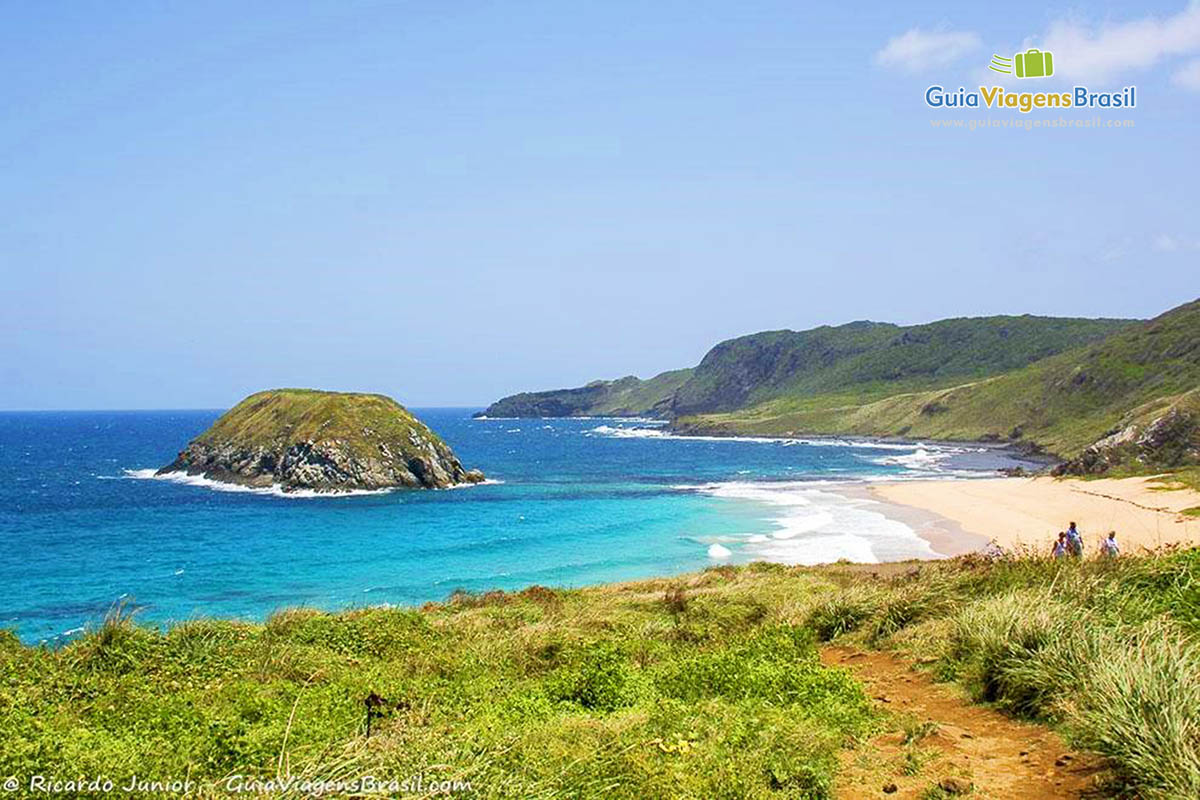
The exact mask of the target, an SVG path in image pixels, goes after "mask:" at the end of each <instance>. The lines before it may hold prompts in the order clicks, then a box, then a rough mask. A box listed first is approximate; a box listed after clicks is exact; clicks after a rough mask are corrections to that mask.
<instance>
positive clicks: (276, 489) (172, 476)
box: [125, 469, 474, 499]
mask: <svg viewBox="0 0 1200 800" xmlns="http://www.w3.org/2000/svg"><path fill="white" fill-rule="evenodd" d="M157 472H158V471H157V470H154V469H127V470H125V477H126V478H132V479H134V480H155V481H169V482H171V483H179V484H183V485H184V486H199V487H202V488H205V489H212V490H214V491H218V492H248V493H250V494H259V495H270V496H272V497H286V498H289V499H292V498H295V499H313V498H318V497H324V498H329V497H361V496H363V495H376V494H387V493H388V492H391V491H393V490H392V489H349V490H345V491H338V492H317V491H313V490H312V489H297V490H295V491H291V492H285V491H284V490H283V487H282V486H281V485H279V484H274V485H272V486H240V485H238V484H236V483H225V482H224V481H215V480H213V479H212V478H206V477H204V476H203V475H188V474H187V473H186V472H167V473H165V474H163V475H159V474H157ZM464 485H467V486H470V485H474V484H464Z"/></svg>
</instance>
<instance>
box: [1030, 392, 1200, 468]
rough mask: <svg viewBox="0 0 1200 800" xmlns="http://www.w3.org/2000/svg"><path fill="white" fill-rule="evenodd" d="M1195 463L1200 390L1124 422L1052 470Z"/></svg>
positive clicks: (1199, 458) (1199, 460)
mask: <svg viewBox="0 0 1200 800" xmlns="http://www.w3.org/2000/svg"><path fill="white" fill-rule="evenodd" d="M1195 464H1200V390H1196V391H1195V392H1191V393H1189V394H1188V395H1185V396H1184V397H1183V399H1182V400H1180V401H1178V402H1176V403H1174V404H1172V405H1171V406H1170V407H1169V408H1168V410H1167V411H1166V412H1165V413H1155V414H1153V415H1152V416H1149V417H1148V418H1147V417H1143V418H1142V419H1140V420H1135V421H1132V422H1127V424H1123V425H1122V426H1121V427H1120V428H1119V429H1118V430H1116V431H1113V432H1112V433H1110V434H1109V435H1108V436H1105V437H1104V438H1103V439H1100V440H1099V441H1097V442H1096V443H1094V444H1092V445H1091V446H1090V447H1088V448H1087V449H1086V450H1084V451H1083V452H1082V453H1080V454H1079V455H1078V456H1076V457H1075V458H1073V459H1071V460H1070V461H1067V462H1064V463H1062V464H1059V465H1058V466H1057V467H1055V468H1054V469H1053V470H1052V473H1053V474H1055V475H1101V474H1103V473H1105V472H1108V471H1109V470H1110V469H1114V468H1116V467H1134V468H1139V469H1145V468H1151V469H1176V468H1179V467H1186V466H1192V465H1195Z"/></svg>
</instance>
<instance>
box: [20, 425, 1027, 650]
mask: <svg viewBox="0 0 1200 800" xmlns="http://www.w3.org/2000/svg"><path fill="white" fill-rule="evenodd" d="M219 413H220V412H218V411H157V412H140V411H139V412H65V413H64V412H45V413H0V585H3V586H4V587H5V590H6V591H5V592H4V593H3V595H2V596H0V627H7V628H13V629H15V630H16V631H17V632H18V635H19V636H20V637H21V638H22V639H23V640H25V641H31V642H32V641H42V640H48V641H51V642H56V641H62V639H63V637H69V636H71V635H74V634H76V633H77V632H78V631H79V630H80V629H81V628H82V627H83V626H85V625H87V624H90V623H94V622H95V621H96V620H98V619H100V618H102V617H103V615H104V613H105V612H106V611H107V610H108V609H109V608H110V607H111V606H112V605H113V604H114V603H115V602H117V601H119V600H122V599H124V600H126V601H127V602H131V603H133V604H134V605H135V606H136V607H137V608H138V609H139V611H138V618H139V619H141V620H143V621H146V622H169V621H179V620H184V619H189V618H194V617H198V616H220V617H240V618H246V619H255V620H260V619H262V618H264V617H265V616H266V615H267V614H269V613H270V612H271V611H272V610H275V609H278V608H280V607H284V606H297V605H308V606H315V607H319V608H327V609H337V608H346V607H352V606H362V605H375V604H382V603H393V604H414V603H421V602H425V601H428V600H442V599H444V598H445V597H446V596H447V595H448V594H449V593H450V592H451V591H453V590H455V589H465V590H469V591H483V590H487V589H492V588H501V589H514V588H520V587H524V586H528V585H531V584H535V583H537V584H546V585H553V586H579V585H583V584H589V583H596V582H601V581H613V580H624V579H632V578H638V577H645V576H651V575H662V574H670V573H678V572H683V571H687V570H694V569H699V568H703V567H705V566H708V565H711V564H714V563H726V562H733V563H738V562H744V561H748V560H752V559H757V558H768V559H773V560H778V561H787V562H793V563H813V562H815V561H832V560H836V559H837V558H840V557H851V558H855V559H856V560H868V561H871V560H888V559H892V558H906V557H913V556H928V555H932V552H931V551H929V550H928V546H927V545H926V544H925V543H924V541H923V540H920V539H919V538H918V537H916V536H915V535H913V534H912V532H911V531H910V530H908V529H907V528H906V527H905V526H904V525H901V524H900V523H896V522H893V521H891V520H888V519H886V518H885V517H883V516H882V515H880V514H879V513H877V511H875V510H872V509H871V507H870V505H869V504H867V503H866V501H861V500H859V501H852V500H847V499H846V498H844V497H841V496H839V495H837V494H836V493H835V492H831V491H829V490H830V488H836V487H831V486H830V485H828V484H827V482H828V481H830V480H873V479H881V478H885V477H889V476H891V477H917V476H929V475H950V474H957V475H970V474H972V471H973V470H984V469H989V468H990V469H994V468H995V467H996V466H997V465H998V464H1000V463H1002V462H1003V461H1004V459H1003V458H1002V457H1000V456H998V455H996V454H994V453H992V452H988V451H983V450H980V449H977V448H947V447H940V448H939V447H922V446H918V445H911V446H909V445H895V444H891V445H880V444H871V443H857V444H856V443H851V442H817V443H804V442H797V441H790V442H786V441H759V440H705V439H680V438H677V437H666V436H664V435H663V434H662V432H661V430H659V429H657V428H656V427H655V426H654V425H653V424H650V423H645V422H637V421H629V420H622V421H618V420H596V419H567V420H562V419H557V420H473V419H471V417H470V413H471V412H470V410H466V409H417V413H418V414H419V415H420V416H421V417H422V418H423V419H424V420H426V421H427V422H428V423H429V424H430V426H431V427H433V428H434V429H435V430H437V431H438V432H439V433H440V434H442V436H443V437H444V438H445V439H446V440H447V441H448V442H449V443H450V445H451V446H452V447H453V448H454V450H455V452H456V453H458V455H459V456H460V457H461V459H462V461H463V463H464V464H466V465H467V466H468V467H479V468H481V469H483V470H484V471H485V472H486V473H487V474H488V476H489V477H490V478H492V479H495V480H496V481H498V482H497V483H492V484H487V485H483V486H476V487H470V488H461V489H452V490H446V491H433V492H431V491H399V492H391V493H385V494H376V495H368V496H353V497H315V498H314V497H301V498H297V497H285V496H279V495H278V493H271V492H251V491H245V490H243V491H223V490H218V489H214V488H211V487H208V486H203V485H187V484H182V483H178V482H173V481H167V480H161V479H150V478H149V477H147V476H148V474H149V471H150V470H152V469H153V468H155V467H158V466H161V465H162V464H165V463H167V462H169V461H170V460H171V459H172V458H173V457H174V454H175V453H176V451H177V450H179V449H180V448H181V447H182V446H183V445H184V444H185V443H186V442H187V441H188V440H189V439H190V438H192V437H193V436H195V435H196V434H198V433H200V432H201V431H203V430H204V429H205V428H206V427H207V426H208V425H209V424H211V422H212V421H213V420H214V419H216V417H217V416H218V415H219Z"/></svg>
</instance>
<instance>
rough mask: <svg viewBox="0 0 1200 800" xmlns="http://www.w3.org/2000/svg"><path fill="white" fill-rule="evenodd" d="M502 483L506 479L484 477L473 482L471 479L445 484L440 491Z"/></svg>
mask: <svg viewBox="0 0 1200 800" xmlns="http://www.w3.org/2000/svg"><path fill="white" fill-rule="evenodd" d="M502 483H504V481H502V480H500V479H499V478H484V479H483V480H481V481H475V482H473V483H472V482H471V481H463V482H462V483H452V484H450V485H449V486H445V487H443V488H442V489H439V490H438V491H445V490H449V489H470V488H472V487H474V486H498V485H500V484H502Z"/></svg>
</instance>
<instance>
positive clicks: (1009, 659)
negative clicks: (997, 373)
mask: <svg viewBox="0 0 1200 800" xmlns="http://www.w3.org/2000/svg"><path fill="white" fill-rule="evenodd" d="M873 572H874V571H873ZM879 572H883V574H884V577H879V576H877V575H873V574H872V573H869V572H866V571H864V570H861V569H859V568H856V567H853V566H839V565H833V566H829V567H822V568H800V567H796V568H791V567H782V566H777V565H765V564H756V565H750V566H748V567H743V568H733V567H723V568H719V569H712V570H709V571H706V572H704V573H700V574H697V575H690V576H682V577H680V578H677V579H672V580H654V581H644V582H639V583H631V584H622V585H614V586H605V587H596V588H593V589H585V590H572V591H565V590H558V591H556V590H551V589H546V588H541V587H534V588H532V589H528V590H526V591H524V592H519V593H503V592H489V593H487V594H485V595H471V594H465V593H459V594H456V595H455V596H454V597H453V598H452V599H451V600H450V601H448V602H447V603H445V604H441V605H430V606H428V607H426V608H424V609H421V610H405V609H395V608H369V609H359V610H353V611H347V612H343V613H338V614H327V613H321V612H317V611H312V610H306V609H292V610H288V611H283V612H280V613H278V614H276V615H274V616H272V617H271V618H270V619H269V620H268V621H267V622H266V623H265V624H262V625H255V624H246V623H237V622H228V621H217V620H195V621H191V622H185V623H182V624H179V625H176V626H174V627H171V628H169V629H168V630H166V631H165V632H163V631H159V630H156V629H150V628H145V627H142V626H139V625H138V624H136V622H135V621H134V620H132V619H130V617H129V614H128V613H127V611H126V610H125V609H116V610H114V612H113V613H112V614H110V615H109V617H108V618H107V619H106V620H104V621H103V622H102V623H101V624H99V625H98V626H96V627H95V629H93V630H91V631H89V632H88V633H87V634H86V635H84V636H82V637H81V638H79V639H78V640H77V641H75V642H73V643H71V644H69V645H67V646H65V647H62V648H60V649H46V648H37V647H28V646H24V645H22V644H20V643H19V642H18V641H17V640H16V639H15V637H13V636H12V635H11V634H4V635H0V712H2V713H0V776H7V775H21V776H24V775H29V774H31V773H40V774H57V775H81V774H82V775H107V776H110V777H112V778H113V779H114V780H117V781H121V780H123V779H125V778H127V777H128V776H130V775H133V774H137V775H143V776H147V775H158V776H184V775H187V776H190V777H191V778H192V780H194V781H195V782H196V783H197V784H198V785H199V786H201V787H204V788H205V790H206V791H208V792H210V793H211V794H215V795H221V794H222V793H223V792H222V787H224V786H226V785H227V784H226V781H227V780H228V779H229V777H230V776H234V775H248V776H253V777H256V778H264V779H269V778H274V777H276V776H288V775H291V776H302V777H303V776H307V777H309V778H314V779H316V778H319V779H333V778H343V779H353V778H356V777H360V776H363V775H373V776H376V777H384V778H397V779H404V778H409V777H410V776H413V775H423V776H425V780H426V781H429V780H438V781H466V782H469V783H470V785H471V790H470V792H469V793H467V792H460V794H466V795H468V796H475V797H489V798H492V797H494V798H500V797H514V798H515V797H521V798H524V797H532V798H546V799H547V800H549V798H568V797H570V798H575V797H606V798H609V797H615V798H630V800H633V799H634V798H660V797H661V798H667V797H671V798H675V797H682V798H746V797H748V798H767V797H771V798H780V797H782V798H826V797H831V796H835V794H836V789H837V785H838V783H837V781H838V775H837V770H838V763H839V755H840V754H842V753H843V752H845V750H846V748H854V747H864V748H865V747H869V745H867V744H866V743H867V742H868V741H869V739H870V737H871V736H872V735H873V733H875V732H877V731H880V730H883V729H890V730H895V731H899V732H901V734H902V736H903V743H904V747H905V748H906V751H905V755H904V760H903V763H899V764H895V765H892V766H890V767H886V769H893V770H900V772H902V773H904V774H908V775H917V774H920V775H928V776H930V777H931V778H932V777H933V772H932V769H931V768H930V767H929V766H928V764H927V763H926V762H927V761H928V758H929V753H927V752H926V751H924V750H921V749H919V745H920V743H921V742H922V740H923V739H924V738H925V737H927V736H929V735H930V734H931V733H933V732H934V731H935V728H934V726H933V725H932V724H931V723H929V721H927V720H918V719H916V718H902V717H896V718H891V717H889V716H888V715H887V714H886V713H884V712H873V711H872V710H871V708H870V704H869V703H868V701H867V699H866V697H865V696H864V694H863V691H862V688H861V687H860V685H859V684H858V683H857V682H856V681H855V680H853V679H852V678H851V676H850V675H849V674H848V673H846V672H844V671H841V670H839V669H834V668H827V667H824V666H822V665H821V663H820V662H819V660H818V658H817V650H816V642H817V641H818V640H826V639H837V640H839V641H840V642H846V643H858V644H859V645H860V646H863V647H878V648H890V649H894V650H896V651H898V652H900V653H901V654H902V655H907V656H908V657H909V658H910V659H911V660H912V661H914V662H917V663H919V664H921V665H923V666H924V668H926V669H929V670H931V671H932V672H933V673H934V675H935V676H936V677H937V678H939V679H941V680H948V681H956V682H958V683H960V684H961V685H962V686H963V687H965V688H966V690H967V691H968V692H969V693H970V694H971V695H972V696H974V697H975V698H976V699H977V700H978V701H980V702H984V703H990V704H993V705H995V706H996V707H998V708H1000V709H1002V710H1004V711H1006V712H1008V713H1010V714H1012V715H1014V716H1017V717H1022V718H1028V719H1032V720H1037V721H1041V722H1044V723H1046V724H1050V725H1053V726H1056V727H1058V728H1059V729H1060V730H1061V731H1062V732H1063V734H1064V735H1065V736H1067V737H1068V739H1069V740H1070V741H1071V742H1072V743H1073V744H1074V745H1075V746H1077V747H1081V748H1086V749H1091V750H1094V751H1096V752H1098V753H1101V754H1103V755H1104V756H1106V757H1107V758H1108V759H1109V761H1110V763H1111V766H1112V772H1113V783H1112V784H1111V785H1110V786H1109V789H1110V790H1111V792H1112V793H1113V796H1119V795H1120V794H1121V793H1125V795H1127V796H1136V797H1142V798H1147V799H1148V800H1183V798H1189V800H1192V799H1194V798H1195V797H1196V796H1197V795H1198V794H1200V736H1198V735H1197V734H1198V732H1200V650H1198V649H1197V636H1198V635H1200V550H1190V551H1181V552H1165V553H1163V554H1161V555H1157V556H1153V557H1146V558H1122V559H1117V560H1102V559H1097V560H1089V561H1085V562H1082V563H1079V562H1075V561H1073V560H1069V561H1054V560H1049V559H1044V558H1038V557H1026V556H1014V557H1006V558H999V559H985V558H981V557H964V558H960V559H955V560H952V561H948V562H935V563H926V564H921V565H909V566H902V567H900V568H899V569H894V570H890V571H888V570H879ZM889 573H890V574H891V575H893V577H887V575H888V574H889ZM372 696H375V697H377V698H381V699H379V700H378V702H377V703H376V705H374V706H373V707H372V708H373V710H374V713H373V714H372V715H371V720H370V722H371V735H370V736H369V737H368V736H367V721H368V707H367V705H366V703H365V701H366V700H367V699H368V698H369V697H372ZM889 774H893V775H894V774H896V773H895V772H892V773H889ZM883 777H886V776H883ZM282 796H299V795H298V794H295V793H293V794H291V795H288V794H286V793H285V794H284V795H282Z"/></svg>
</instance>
